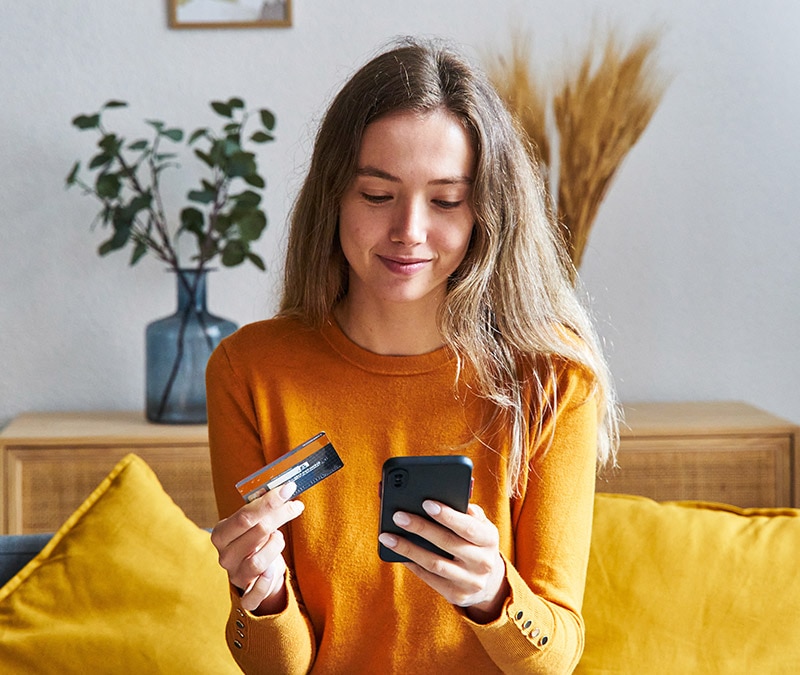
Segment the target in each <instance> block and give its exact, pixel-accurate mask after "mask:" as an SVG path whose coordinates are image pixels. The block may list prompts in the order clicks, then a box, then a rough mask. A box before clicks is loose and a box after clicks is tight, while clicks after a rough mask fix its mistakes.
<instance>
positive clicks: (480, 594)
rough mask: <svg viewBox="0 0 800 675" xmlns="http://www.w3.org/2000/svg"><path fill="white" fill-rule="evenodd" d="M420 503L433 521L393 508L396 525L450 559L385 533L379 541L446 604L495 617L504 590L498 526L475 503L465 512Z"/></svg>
mask: <svg viewBox="0 0 800 675" xmlns="http://www.w3.org/2000/svg"><path fill="white" fill-rule="evenodd" d="M422 508H423V509H425V512H426V513H427V514H428V515H429V516H430V517H431V518H432V519H433V520H434V521H436V522H431V521H430V520H427V519H425V518H422V517H420V516H417V515H414V514H410V513H405V512H403V511H398V512H397V513H395V514H394V517H393V520H394V523H395V525H397V526H398V527H401V528H402V529H404V530H406V531H408V532H413V533H414V534H417V535H419V536H420V537H422V538H423V539H427V540H428V541H430V542H431V543H432V544H435V545H436V546H438V547H439V548H440V549H442V550H443V551H446V552H447V553H449V554H451V555H452V556H453V560H449V559H447V558H445V557H442V556H440V555H437V554H436V553H433V552H432V551H428V550H427V549H424V548H422V547H421V546H417V545H415V544H412V543H411V542H410V541H408V540H407V539H405V538H402V537H396V536H394V535H392V534H388V533H386V532H384V533H382V534H381V535H380V536H379V537H378V538H379V540H380V542H381V543H382V544H383V545H384V546H387V547H388V548H391V549H392V550H393V551H395V552H396V553H399V554H400V555H403V556H405V557H406V558H408V559H409V560H411V561H413V562H409V563H404V564H405V566H406V567H407V568H408V569H409V570H411V571H412V572H413V573H414V574H416V575H417V576H418V577H419V578H420V579H422V580H423V581H424V582H425V583H427V584H428V585H429V586H430V587H431V588H433V589H434V590H435V591H437V592H438V593H440V594H441V595H442V596H443V597H444V598H445V599H446V600H447V601H448V602H449V603H451V604H453V605H457V606H458V607H464V608H466V611H467V614H468V615H469V616H470V618H472V619H473V620H475V621H478V622H480V623H486V622H489V621H492V620H494V619H495V618H497V617H498V616H499V614H500V609H501V607H502V605H503V602H504V601H505V599H506V597H508V594H509V587H508V581H507V580H506V568H505V562H504V561H503V558H502V556H501V555H500V549H499V543H500V536H499V534H498V531H497V528H496V527H495V525H494V524H493V523H492V522H491V521H490V520H489V519H488V518H487V517H486V514H484V512H483V509H481V507H480V506H478V505H477V504H470V505H469V507H468V508H467V512H466V513H461V512H460V511H456V510H455V509H452V508H450V507H449V506H446V505H444V504H442V503H440V502H435V501H433V500H426V501H425V502H423V504H422Z"/></svg>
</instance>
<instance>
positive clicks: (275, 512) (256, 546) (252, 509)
mask: <svg viewBox="0 0 800 675" xmlns="http://www.w3.org/2000/svg"><path fill="white" fill-rule="evenodd" d="M296 489H297V486H296V485H295V484H294V483H292V482H290V483H286V484H285V485H282V486H281V487H280V488H278V489H277V490H270V491H269V492H267V493H266V494H265V495H264V496H262V497H259V498H258V499H256V500H254V501H252V502H250V503H249V504H245V505H244V506H243V507H242V508H240V509H239V510H238V511H237V512H236V513H234V514H233V515H232V516H230V517H228V518H225V519H223V520H221V521H220V522H219V523H217V525H216V527H214V529H213V530H212V532H211V543H212V544H213V545H214V547H215V548H216V549H217V552H218V554H219V564H220V565H221V566H222V567H223V569H225V571H226V572H227V573H228V579H229V580H230V582H231V583H232V584H233V585H234V586H236V587H237V588H238V589H240V590H241V591H243V593H242V607H243V608H244V609H246V610H249V611H251V612H254V613H256V614H274V613H276V612H279V611H280V610H281V608H282V607H283V605H284V604H285V602H286V580H285V574H284V573H285V571H286V562H285V561H284V559H283V549H284V546H285V542H284V539H283V533H282V532H281V531H280V530H279V529H278V528H280V527H282V526H283V525H285V524H286V523H288V522H289V521H290V520H293V519H294V518H297V516H299V515H300V514H301V513H302V512H303V508H304V506H303V503H302V502H298V501H289V499H290V497H291V496H292V495H293V494H294V492H295V490H296Z"/></svg>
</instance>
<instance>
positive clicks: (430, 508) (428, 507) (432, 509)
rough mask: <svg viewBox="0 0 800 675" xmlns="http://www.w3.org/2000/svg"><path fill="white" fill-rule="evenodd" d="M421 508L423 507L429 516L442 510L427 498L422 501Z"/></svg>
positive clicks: (436, 514)
mask: <svg viewBox="0 0 800 675" xmlns="http://www.w3.org/2000/svg"><path fill="white" fill-rule="evenodd" d="M422 508H423V509H425V513H427V514H428V515H429V516H438V515H439V514H440V513H441V512H442V507H441V506H439V505H438V504H437V503H436V502H432V501H430V500H429V499H426V500H425V501H424V502H422Z"/></svg>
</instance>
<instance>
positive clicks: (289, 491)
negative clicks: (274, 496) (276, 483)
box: [278, 481, 297, 499]
mask: <svg viewBox="0 0 800 675" xmlns="http://www.w3.org/2000/svg"><path fill="white" fill-rule="evenodd" d="M295 490H297V484H296V483H294V482H292V481H289V482H288V483H284V484H283V485H281V489H280V491H279V492H278V494H279V495H280V496H281V499H289V497H291V496H292V495H293V494H294V493H295Z"/></svg>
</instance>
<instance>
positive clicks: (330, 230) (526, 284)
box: [280, 39, 617, 494]
mask: <svg viewBox="0 0 800 675" xmlns="http://www.w3.org/2000/svg"><path fill="white" fill-rule="evenodd" d="M436 109H443V110H446V111H448V112H449V113H450V114H452V115H454V116H455V117H456V118H457V119H459V120H460V121H461V123H462V124H463V125H464V128H465V129H466V130H467V132H468V134H469V135H470V137H471V138H472V140H473V143H474V145H475V156H476V168H475V175H474V182H473V188H472V200H473V209H474V213H475V227H474V230H473V236H472V241H471V243H470V247H469V250H468V251H467V254H466V256H465V257H464V260H463V261H462V263H461V265H460V266H459V268H458V269H457V270H456V272H455V273H454V274H453V275H452V278H451V280H450V283H449V287H448V292H447V295H446V298H445V300H444V303H443V305H442V307H441V309H440V313H439V317H438V318H439V327H440V330H441V333H442V339H443V340H444V342H445V344H447V345H448V346H449V347H450V348H451V349H452V350H453V351H454V353H455V354H456V356H457V358H458V363H459V372H461V371H462V370H463V368H464V367H465V366H466V367H469V370H470V373H472V374H474V378H475V382H474V385H473V388H474V389H475V391H476V392H477V393H478V394H479V395H480V396H482V397H484V398H486V399H488V400H490V401H492V402H493V403H494V404H495V409H496V411H497V414H498V415H499V416H500V417H501V418H502V419H504V420H505V421H506V424H507V428H508V429H509V430H510V435H511V442H510V448H511V450H510V456H509V457H508V464H509V477H510V478H509V486H508V488H509V492H510V494H514V493H515V492H517V490H518V488H519V487H520V486H519V485H518V482H519V481H520V479H521V476H523V475H524V468H525V465H526V462H527V461H529V459H530V457H529V454H528V447H529V443H530V440H531V438H532V437H534V436H536V434H537V432H538V431H539V429H537V428H536V421H535V420H536V419H538V420H541V419H542V417H543V413H544V412H545V411H546V410H547V408H548V407H549V408H552V409H554V408H555V407H556V406H557V398H555V397H554V396H548V395H546V393H545V392H546V391H547V389H548V387H547V385H548V383H552V380H553V377H554V375H553V373H554V371H553V359H554V358H560V359H564V360H568V361H571V362H575V363H578V364H581V365H582V366H583V367H584V368H585V369H586V370H588V372H590V373H591V375H592V376H593V379H594V382H595V386H596V389H597V395H598V396H599V399H598V400H599V401H600V403H601V404H600V406H599V409H600V413H599V420H598V423H599V425H598V429H599V433H598V444H597V457H598V464H599V465H603V464H605V463H607V462H609V461H613V458H614V454H615V450H616V440H617V412H616V411H617V407H616V400H615V397H614V390H613V386H612V382H611V378H610V375H609V373H608V369H607V366H606V363H605V360H604V358H603V356H602V353H601V350H600V349H599V346H598V340H597V337H596V335H595V331H594V328H593V325H592V322H591V319H590V317H589V315H588V313H587V311H586V309H585V308H584V306H583V305H582V303H581V301H580V299H579V298H578V295H577V294H576V292H575V289H574V287H573V285H572V283H571V281H570V276H569V274H568V271H569V267H568V266H569V261H568V259H567V256H566V254H565V252H564V249H563V246H562V245H561V243H560V240H559V238H558V235H557V232H556V227H555V224H554V220H553V218H552V214H551V213H550V211H549V209H548V206H547V203H548V202H547V199H546V195H545V191H544V183H543V181H542V178H541V175H540V173H539V170H538V168H537V167H536V166H534V165H533V164H532V163H531V160H530V155H529V153H528V152H527V149H526V147H525V144H524V142H523V140H522V138H523V136H522V135H521V134H520V133H519V131H518V129H517V127H516V126H515V123H514V122H513V120H512V118H511V116H510V115H509V113H508V111H507V110H506V108H505V106H504V105H503V103H502V102H501V100H500V98H499V97H498V95H497V93H496V92H495V90H494V88H493V87H492V86H491V85H490V84H489V82H488V80H487V78H486V77H485V76H484V75H483V73H482V72H480V71H479V70H478V69H476V68H474V67H473V66H471V65H470V64H469V63H468V62H467V60H466V59H465V58H463V57H462V56H460V55H459V54H458V53H457V52H456V51H454V50H452V49H450V48H448V47H445V46H442V45H440V44H438V43H435V42H430V41H426V42H421V41H414V40H410V39H407V40H404V41H402V42H401V43H399V44H397V45H396V46H394V47H393V48H391V49H389V50H388V51H385V52H383V53H382V54H380V55H378V56H376V57H375V58H373V59H372V60H371V61H369V62H368V63H367V64H366V65H365V66H363V67H362V68H361V69H360V70H358V71H357V72H356V73H355V75H353V76H352V77H351V78H350V80H349V81H348V82H347V83H346V84H345V85H344V87H343V88H342V89H341V90H340V92H339V93H338V94H337V96H336V97H335V98H334V100H333V102H332V103H331V105H330V107H329V108H328V111H327V113H326V115H325V117H324V119H323V121H322V124H321V126H320V128H319V131H318V133H317V137H316V142H315V145H314V151H313V154H312V157H311V164H310V167H309V171H308V175H307V177H306V179H305V182H304V183H303V186H302V188H301V191H300V193H299V195H298V198H297V201H296V203H295V206H294V209H293V213H292V217H291V223H290V232H289V242H288V250H287V255H286V266H285V270H284V287H283V297H282V299H281V305H280V313H281V314H282V315H292V316H298V317H300V318H302V319H303V320H304V321H306V322H308V323H311V324H312V325H322V323H323V322H324V321H325V320H326V319H327V318H328V317H329V316H330V313H331V311H332V309H333V307H334V306H335V305H336V303H337V302H338V301H339V300H340V299H341V298H342V297H344V295H345V294H346V293H347V278H348V275H347V262H346V260H345V258H344V255H343V254H342V250H341V247H340V244H339V236H338V218H339V208H340V204H341V200H342V196H343V195H344V193H345V190H346V189H347V187H348V186H349V184H350V182H351V180H352V179H353V177H354V176H355V172H356V163H357V159H358V153H359V150H360V147H361V139H362V137H363V134H364V130H365V128H366V127H367V125H368V124H370V123H371V122H373V121H375V120H376V119H378V118H379V117H382V116H384V115H388V114H390V113H395V112H401V111H402V112H408V111H412V112H416V113H425V112H430V111H432V110H436ZM308 270H320V271H321V273H320V274H309V273H308ZM576 336H577V338H578V339H575V337H576ZM530 363H533V364H534V378H535V380H536V381H535V382H534V385H535V386H534V387H533V390H534V394H533V395H534V402H533V404H534V408H535V410H534V411H531V410H529V409H528V405H527V404H526V403H525V400H524V399H525V396H524V392H525V389H526V387H529V386H530V384H531V383H530V382H525V381H523V380H522V377H521V375H520V374H521V373H524V372H527V371H528V369H529V368H528V367H526V366H525V364H530Z"/></svg>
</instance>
